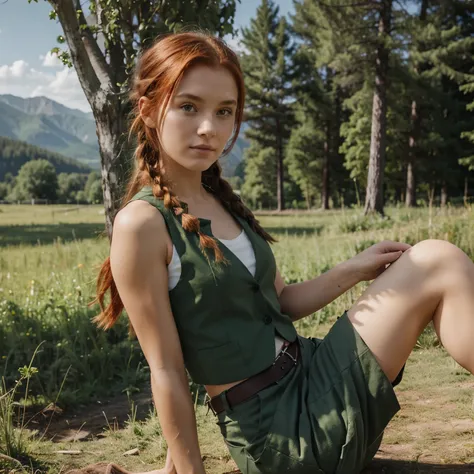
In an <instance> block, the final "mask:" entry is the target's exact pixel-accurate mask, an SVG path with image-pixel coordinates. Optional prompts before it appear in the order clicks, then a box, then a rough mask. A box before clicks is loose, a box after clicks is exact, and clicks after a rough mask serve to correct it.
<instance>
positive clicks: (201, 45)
mask: <svg viewBox="0 0 474 474" xmlns="http://www.w3.org/2000/svg"><path fill="white" fill-rule="evenodd" d="M194 64H206V65H209V66H216V67H225V68H227V69H228V70H229V71H230V72H231V73H232V75H233V76H234V79H235V81H236V84H237V88H238V92H239V97H238V104H237V109H236V120H235V127H234V134H233V137H232V139H231V140H230V141H229V144H228V145H227V147H226V148H225V149H224V151H223V153H222V156H224V155H226V154H228V153H229V152H230V151H231V149H232V147H233V145H234V144H235V141H236V140H237V136H238V134H239V131H240V125H241V122H242V119H243V108H244V100H245V88H244V81H243V76H242V71H241V69H240V64H239V61H238V58H237V55H236V54H235V53H234V52H233V51H232V50H231V49H230V48H229V47H228V46H227V45H226V44H225V42H224V41H223V40H222V39H219V38H216V37H213V36H211V35H208V34H205V33H201V32H192V33H178V34H169V35H165V36H163V37H161V38H159V39H158V40H157V41H156V42H155V43H154V44H153V45H152V46H151V47H150V48H149V49H148V50H146V51H144V52H143V53H142V55H141V56H140V59H139V61H138V63H137V67H136V71H135V77H134V81H133V87H132V89H131V92H130V101H131V103H132V106H133V107H132V112H131V118H132V122H131V126H130V135H134V138H135V141H136V149H135V153H134V158H135V163H136V166H135V170H134V172H133V174H132V176H131V177H130V180H129V182H128V185H127V192H126V193H125V196H124V198H123V201H122V207H123V206H125V205H126V204H127V203H128V202H129V201H130V199H131V198H132V197H133V196H134V195H135V194H136V193H137V192H138V191H139V190H140V189H141V188H143V187H144V186H151V188H152V192H153V195H154V196H155V197H156V198H157V199H160V200H162V201H163V203H164V205H165V207H166V208H168V209H170V210H171V211H172V212H174V214H176V215H180V216H181V224H182V226H183V228H184V229H185V230H186V231H188V232H195V233H196V234H197V235H198V236H199V246H200V248H201V250H202V251H203V253H204V255H205V256H206V258H208V256H207V253H206V249H210V250H212V251H213V252H214V258H215V261H216V263H220V262H222V263H226V259H225V257H224V255H223V253H222V251H221V249H220V248H219V246H218V244H217V241H216V240H215V239H214V238H213V237H211V236H209V235H206V234H204V233H203V232H201V229H200V222H199V219H198V218H197V217H196V216H193V215H192V214H189V213H188V212H187V209H183V208H182V207H181V202H180V200H179V199H178V197H177V196H176V195H175V194H174V192H173V189H172V186H171V185H170V183H169V182H168V180H167V178H166V175H165V173H163V171H162V160H161V159H160V155H161V152H160V150H161V149H162V147H161V146H160V140H159V136H158V134H157V133H156V131H155V130H153V129H151V128H150V127H148V126H147V125H146V123H145V121H144V119H143V117H142V115H141V113H140V110H139V100H140V98H141V97H147V98H148V99H149V102H150V103H151V104H152V106H153V107H155V108H156V109H157V110H162V111H163V110H166V107H167V105H168V103H169V101H170V99H171V97H172V96H173V93H174V91H175V90H176V88H177V86H178V85H179V81H180V80H181V79H182V77H183V75H184V73H185V71H186V70H187V69H188V68H189V67H191V66H192V65H194ZM163 118H164V114H163V113H162V114H161V116H160V117H159V120H158V124H157V128H158V129H160V128H161V124H162V122H163ZM221 174H222V168H221V166H220V164H219V163H218V162H217V161H216V162H215V163H214V164H213V165H212V166H210V167H209V168H208V169H207V170H206V171H203V172H202V174H201V182H202V185H203V186H204V187H205V188H206V189H208V190H209V191H210V192H211V193H212V194H213V195H214V196H216V198H217V199H219V200H220V202H221V203H222V204H223V206H224V207H226V208H227V209H228V210H230V211H232V212H233V213H234V214H236V215H238V216H240V217H242V218H243V219H245V220H246V221H247V222H248V224H249V226H250V227H251V229H252V230H253V231H254V232H256V233H257V234H259V235H260V236H261V237H262V238H263V239H265V240H266V241H267V242H270V243H273V242H276V240H275V239H274V238H273V237H272V236H271V235H270V234H268V233H267V232H266V231H265V230H264V229H263V228H262V227H261V225H260V224H259V222H258V220H257V219H256V218H255V216H254V214H253V213H252V211H251V210H250V209H248V208H247V207H246V206H245V204H244V203H243V201H242V199H241V198H240V196H238V195H237V194H236V193H235V192H234V191H233V190H232V187H231V185H230V184H229V183H228V182H227V181H226V180H225V179H224V178H223V177H222V176H221ZM108 291H110V302H109V304H108V305H107V306H106V305H105V304H104V301H105V295H106V293H107V292H108ZM96 293H97V295H96V298H95V299H94V300H93V301H92V302H91V303H90V305H92V304H95V303H98V304H99V306H100V309H101V312H100V314H99V315H97V316H96V317H95V318H94V319H93V321H94V322H95V323H96V324H97V325H98V326H99V327H101V328H104V329H109V328H111V327H112V326H113V325H114V324H115V322H116V321H117V319H118V317H119V316H120V314H121V312H122V310H123V307H124V306H123V302H122V300H121V298H120V295H119V293H118V290H117V287H116V285H115V282H114V279H113V275H112V271H111V266H110V258H109V257H107V258H106V259H105V261H104V262H103V263H102V266H101V268H100V270H99V274H98V277H97V288H96ZM129 329H130V334H133V328H132V326H131V324H130V326H129Z"/></svg>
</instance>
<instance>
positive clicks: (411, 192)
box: [405, 100, 421, 207]
mask: <svg viewBox="0 0 474 474" xmlns="http://www.w3.org/2000/svg"><path fill="white" fill-rule="evenodd" d="M411 123H412V129H411V133H410V141H409V149H408V165H407V188H406V195H405V205H406V206H407V207H415V206H416V181H415V160H416V153H417V147H418V140H419V136H420V128H421V116H420V111H419V106H418V104H417V102H416V100H413V101H412V103H411Z"/></svg>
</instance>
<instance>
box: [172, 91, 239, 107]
mask: <svg viewBox="0 0 474 474" xmlns="http://www.w3.org/2000/svg"><path fill="white" fill-rule="evenodd" d="M176 99H190V100H194V101H195V102H204V99H202V98H201V97H199V96H197V95H194V94H188V93H186V92H182V93H181V94H177V95H176ZM220 103H221V104H222V105H237V101H236V100H235V99H230V100H223V101H221V102H220Z"/></svg>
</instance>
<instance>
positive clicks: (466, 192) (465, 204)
mask: <svg viewBox="0 0 474 474" xmlns="http://www.w3.org/2000/svg"><path fill="white" fill-rule="evenodd" d="M468 194H469V178H468V177H467V176H466V177H465V178H464V207H467V203H468V199H469V196H468Z"/></svg>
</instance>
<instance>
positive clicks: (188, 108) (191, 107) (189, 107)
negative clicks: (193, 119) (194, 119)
mask: <svg viewBox="0 0 474 474" xmlns="http://www.w3.org/2000/svg"><path fill="white" fill-rule="evenodd" d="M181 109H182V110H184V111H185V112H192V111H193V110H194V111H195V110H196V109H195V108H194V105H192V104H183V105H182V106H181Z"/></svg>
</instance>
